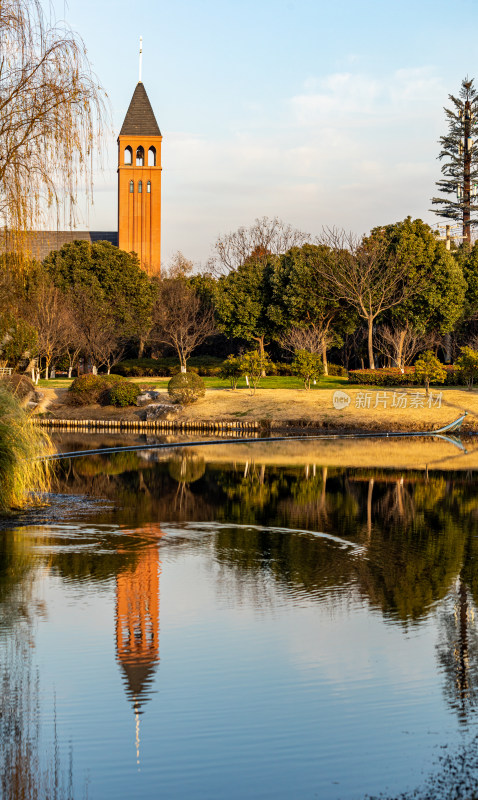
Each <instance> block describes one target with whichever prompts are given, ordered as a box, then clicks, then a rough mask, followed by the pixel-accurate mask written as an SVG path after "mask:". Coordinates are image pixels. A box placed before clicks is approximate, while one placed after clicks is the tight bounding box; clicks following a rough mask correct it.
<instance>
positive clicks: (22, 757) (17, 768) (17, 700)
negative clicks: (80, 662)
mask: <svg viewBox="0 0 478 800" xmlns="http://www.w3.org/2000/svg"><path fill="white" fill-rule="evenodd" d="M26 532H27V531H26V529H23V531H21V533H19V532H10V533H7V532H4V533H3V534H2V537H1V538H0V631H1V635H0V654H1V657H0V686H1V693H0V781H1V783H0V785H1V796H2V798H3V800H42V799H43V798H45V799H46V798H55V800H62V798H69V800H72V799H73V796H74V795H73V761H72V754H71V752H70V760H69V765H68V767H67V768H66V769H65V768H64V766H63V764H62V760H61V756H60V743H59V741H58V739H57V735H56V726H55V727H54V730H53V740H52V743H51V748H50V750H49V751H47V750H45V732H44V731H43V733H42V731H41V729H40V722H39V720H40V713H39V712H40V685H39V675H38V671H37V669H36V668H35V667H34V665H33V663H32V640H33V634H34V617H35V613H42V604H41V603H38V602H37V601H36V600H35V594H34V587H35V580H36V576H35V564H37V563H38V561H37V560H36V559H35V558H34V557H33V555H32V552H31V549H30V550H29V548H28V546H27V545H26V544H25V542H26V537H25V534H26ZM53 716H54V717H55V714H53Z"/></svg>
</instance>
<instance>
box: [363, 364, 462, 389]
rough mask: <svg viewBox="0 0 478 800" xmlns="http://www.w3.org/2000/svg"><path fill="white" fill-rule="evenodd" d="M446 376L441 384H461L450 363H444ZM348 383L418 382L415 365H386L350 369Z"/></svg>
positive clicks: (410, 384) (405, 383)
mask: <svg viewBox="0 0 478 800" xmlns="http://www.w3.org/2000/svg"><path fill="white" fill-rule="evenodd" d="M443 368H444V369H445V371H446V378H445V380H444V382H443V384H442V386H461V385H462V384H463V378H462V376H461V374H460V371H459V370H458V369H455V367H454V366H452V365H451V364H444V365H443ZM348 377H349V383H359V384H362V385H364V386H413V385H416V384H417V383H419V381H418V380H417V377H416V375H415V367H405V368H404V370H403V372H402V370H400V369H397V368H394V367H393V368H392V367H390V368H389V367H386V368H384V369H351V370H350V371H349V373H348Z"/></svg>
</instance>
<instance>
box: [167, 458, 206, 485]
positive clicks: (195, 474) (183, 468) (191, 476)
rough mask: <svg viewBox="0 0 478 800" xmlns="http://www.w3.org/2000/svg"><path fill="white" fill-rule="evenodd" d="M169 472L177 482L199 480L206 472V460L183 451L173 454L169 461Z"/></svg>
mask: <svg viewBox="0 0 478 800" xmlns="http://www.w3.org/2000/svg"><path fill="white" fill-rule="evenodd" d="M168 469H169V474H170V475H171V478H173V480H175V481H177V483H194V481H198V480H199V479H200V478H202V476H203V475H204V473H205V472H206V462H205V461H204V458H202V457H200V456H196V455H193V454H192V453H183V454H182V455H179V456H173V458H172V459H171V460H170V462H169V467H168Z"/></svg>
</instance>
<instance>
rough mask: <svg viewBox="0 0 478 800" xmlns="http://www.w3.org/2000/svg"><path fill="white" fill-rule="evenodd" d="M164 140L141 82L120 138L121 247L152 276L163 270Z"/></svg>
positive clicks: (119, 224) (132, 99) (119, 222)
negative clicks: (162, 145) (162, 192)
mask: <svg viewBox="0 0 478 800" xmlns="http://www.w3.org/2000/svg"><path fill="white" fill-rule="evenodd" d="M162 139H163V137H162V136H161V131H160V130H159V126H158V123H157V122H156V117H155V116H154V112H153V109H152V108H151V103H150V102H149V99H148V95H147V94H146V89H145V88H144V85H143V83H142V82H141V80H140V81H139V82H138V84H137V86H136V89H135V90H134V93H133V97H132V98H131V102H130V104H129V108H128V111H127V113H126V117H125V118H124V122H123V127H122V128H121V131H120V134H119V136H118V247H119V248H120V249H121V250H126V251H127V252H131V251H134V252H135V253H137V255H138V258H139V260H140V263H141V266H142V267H143V269H144V270H145V271H146V272H147V273H148V274H149V275H159V274H160V270H161V142H162Z"/></svg>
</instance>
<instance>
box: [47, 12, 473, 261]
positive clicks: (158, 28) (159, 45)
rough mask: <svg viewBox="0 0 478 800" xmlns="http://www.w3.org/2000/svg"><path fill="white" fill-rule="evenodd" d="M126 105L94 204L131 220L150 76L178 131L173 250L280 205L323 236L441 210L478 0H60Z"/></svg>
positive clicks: (170, 133)
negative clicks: (128, 181) (125, 157)
mask: <svg viewBox="0 0 478 800" xmlns="http://www.w3.org/2000/svg"><path fill="white" fill-rule="evenodd" d="M54 5H55V8H56V12H57V16H58V17H59V18H66V19H67V21H68V22H69V23H70V24H71V25H72V27H73V28H74V29H75V30H76V31H78V33H80V34H81V36H82V37H83V39H84V41H85V44H86V47H87V50H88V56H89V58H90V60H91V62H92V63H93V67H94V69H95V71H96V73H97V75H98V77H99V79H100V81H101V83H102V85H103V86H104V88H105V89H106V91H107V93H108V95H109V98H110V102H111V106H112V130H111V133H109V134H108V133H107V136H106V142H107V151H106V156H105V158H104V164H103V168H102V170H98V171H97V173H96V176H95V195H94V206H93V208H91V209H90V211H89V218H86V217H85V219H84V220H83V224H85V225H88V226H89V227H90V228H91V229H96V230H99V229H104V230H115V229H116V157H117V156H116V136H117V134H118V131H119V128H120V127H121V123H122V120H123V117H124V115H125V113H126V109H127V107H128V104H129V101H130V99H131V95H132V93H133V90H134V87H135V85H136V82H137V80H138V44H139V36H140V35H142V36H143V82H144V84H145V87H146V90H147V92H148V95H149V98H150V100H151V104H152V106H153V108H154V111H155V113H156V117H157V120H158V123H159V125H160V128H161V131H162V134H163V222H162V235H163V260H164V261H165V262H167V261H168V259H169V258H170V257H171V256H172V255H173V253H175V252H176V251H177V250H181V251H182V252H183V253H184V254H185V255H186V256H187V257H188V258H191V259H193V260H194V261H195V262H198V263H202V264H204V263H205V261H206V260H207V257H208V255H209V254H210V252H211V248H212V245H213V244H214V241H215V239H216V238H217V236H218V235H220V234H222V233H226V232H228V231H230V230H235V229H236V228H237V227H239V226H240V225H246V226H247V225H249V224H251V223H252V222H253V221H254V219H255V218H256V217H259V216H263V215H266V216H270V217H272V216H276V215H277V216H280V217H282V218H283V219H284V220H285V221H287V222H290V223H291V224H293V225H294V226H296V227H298V228H300V229H301V230H305V231H308V232H311V233H312V234H317V233H319V232H320V230H321V229H322V226H324V225H326V226H332V225H335V226H339V227H345V228H346V229H351V230H353V231H355V232H356V233H363V232H366V231H368V230H369V229H370V228H371V227H372V226H374V225H378V224H385V223H388V222H394V221H396V220H398V219H403V218H404V217H405V216H407V214H411V215H412V216H414V217H416V216H419V217H422V218H423V219H425V220H426V221H429V222H431V223H435V222H436V221H438V218H437V217H435V215H433V214H431V213H430V212H429V211H428V209H429V208H430V197H431V196H432V195H433V194H434V193H435V187H434V183H435V180H437V178H438V177H439V174H440V172H439V169H440V168H439V162H438V161H437V160H436V158H437V155H438V150H439V148H438V144H437V139H438V137H439V136H440V134H442V133H444V132H445V123H444V114H443V106H444V105H445V104H446V103H447V95H448V93H449V92H455V93H456V92H458V90H459V85H460V81H461V79H462V78H463V77H464V76H465V75H467V74H468V75H469V76H470V77H474V76H476V78H477V81H478V70H477V69H476V66H477V60H478V59H477V56H476V55H475V49H476V48H475V46H474V42H475V40H476V34H477V27H478V4H477V3H476V0H454V2H453V3H452V4H450V3H449V2H448V3H445V2H443V1H442V0H434V1H433V2H431V0H415V1H414V2H412V0H388V1H387V2H386V1H385V0H363V1H362V2H357V0H342V2H340V3H331V2H327V3H326V2H323V0H316V2H311V1H310V0H275V2H272V1H271V0H256V2H251V0H241V2H239V1H234V2H233V1H232V0H221V2H219V0H202V2H199V0H187V1H185V0H177V2H176V3H174V4H173V3H169V4H166V3H159V2H152V1H151V0H145V2H143V3H135V4H132V3H130V2H128V3H127V2H125V1H124V0H115V2H110V0H96V2H93V0H69V2H68V4H66V3H65V4H64V3H63V2H62V1H61V0H55V3H54Z"/></svg>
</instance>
